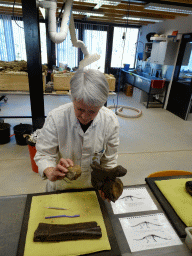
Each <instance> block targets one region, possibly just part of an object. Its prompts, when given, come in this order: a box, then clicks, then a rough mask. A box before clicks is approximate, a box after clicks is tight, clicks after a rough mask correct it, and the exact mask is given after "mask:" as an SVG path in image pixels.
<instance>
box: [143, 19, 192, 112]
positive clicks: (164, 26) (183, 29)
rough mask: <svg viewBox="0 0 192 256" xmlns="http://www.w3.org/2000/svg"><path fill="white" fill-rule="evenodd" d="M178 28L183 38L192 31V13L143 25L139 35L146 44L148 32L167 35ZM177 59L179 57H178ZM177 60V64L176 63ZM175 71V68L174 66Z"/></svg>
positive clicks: (179, 35)
mask: <svg viewBox="0 0 192 256" xmlns="http://www.w3.org/2000/svg"><path fill="white" fill-rule="evenodd" d="M176 30H178V38H181V36H182V34H185V33H192V15H189V16H187V17H181V16H180V17H177V18H176V19H174V20H165V21H163V22H159V23H155V24H150V25H147V26H142V28H141V29H140V36H139V41H141V42H143V43H144V44H145V43H147V39H146V35H147V34H148V33H153V32H154V33H157V34H159V35H160V34H165V35H171V34H172V32H173V31H176ZM138 52H143V44H141V43H140V44H138ZM178 52H179V47H178V51H177V55H178ZM176 60H177V58H176ZM176 60H175V64H176ZM173 72H174V68H173ZM172 78H173V73H172ZM172 78H171V81H170V83H169V86H168V90H167V97H166V100H165V106H164V108H165V109H166V107H167V103H168V99H169V94H170V90H171V85H172Z"/></svg>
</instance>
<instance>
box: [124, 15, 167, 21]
mask: <svg viewBox="0 0 192 256" xmlns="http://www.w3.org/2000/svg"><path fill="white" fill-rule="evenodd" d="M123 20H138V21H152V22H163V20H159V19H156V18H141V17H127V16H124V17H123Z"/></svg>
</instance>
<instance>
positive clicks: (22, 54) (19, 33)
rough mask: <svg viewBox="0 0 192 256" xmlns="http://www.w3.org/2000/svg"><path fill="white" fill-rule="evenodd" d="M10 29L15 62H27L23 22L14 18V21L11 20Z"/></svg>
mask: <svg viewBox="0 0 192 256" xmlns="http://www.w3.org/2000/svg"><path fill="white" fill-rule="evenodd" d="M12 28H13V39H14V45H15V57H16V60H18V61H20V60H25V61H27V56H26V47H25V34H24V24H23V21H21V20H18V19H17V18H15V19H14V20H12Z"/></svg>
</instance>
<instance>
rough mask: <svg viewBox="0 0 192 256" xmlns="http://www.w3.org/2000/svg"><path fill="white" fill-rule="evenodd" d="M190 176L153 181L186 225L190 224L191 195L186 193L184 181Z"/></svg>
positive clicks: (189, 179)
mask: <svg viewBox="0 0 192 256" xmlns="http://www.w3.org/2000/svg"><path fill="white" fill-rule="evenodd" d="M191 180H192V179H191V178H188V179H186V178H184V179H171V180H160V181H155V183H156V185H157V186H158V188H159V189H160V191H161V192H162V193H163V195H164V196H165V198H166V199H167V201H168V202H169V203H170V204H171V206H172V207H173V209H174V210H175V212H176V213H177V215H178V216H179V217H180V219H181V220H182V221H183V222H184V223H185V225H186V226H188V227H191V226H192V196H191V195H190V194H189V193H187V191H186V189H185V183H186V182H187V181H191Z"/></svg>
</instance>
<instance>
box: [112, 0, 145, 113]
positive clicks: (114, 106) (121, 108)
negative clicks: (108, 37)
mask: <svg viewBox="0 0 192 256" xmlns="http://www.w3.org/2000/svg"><path fill="white" fill-rule="evenodd" d="M127 6H128V9H127V26H126V28H125V32H123V36H122V39H123V40H124V41H123V51H122V57H121V67H120V69H119V76H118V87H117V105H115V103H114V101H113V103H114V105H113V106H109V107H108V108H109V109H112V108H115V114H116V115H119V116H122V117H127V118H135V117H140V116H141V114H142V111H141V110H140V109H137V108H134V107H129V106H118V104H119V92H120V82H121V70H122V66H123V56H124V50H125V40H126V34H127V28H128V25H129V23H128V19H129V10H130V0H129V4H128V5H127ZM118 108H119V109H118ZM124 108H125V109H131V110H134V111H136V112H137V114H136V115H126V114H122V113H121V112H122V111H123V109H124Z"/></svg>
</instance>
